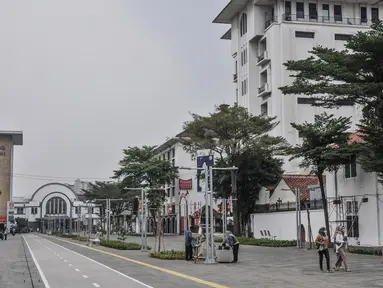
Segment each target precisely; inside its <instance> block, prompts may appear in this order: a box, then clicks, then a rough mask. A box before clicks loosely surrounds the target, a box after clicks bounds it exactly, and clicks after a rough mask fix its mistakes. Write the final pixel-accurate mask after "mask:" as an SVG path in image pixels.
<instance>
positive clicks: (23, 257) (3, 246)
mask: <svg viewBox="0 0 383 288" xmlns="http://www.w3.org/2000/svg"><path fill="white" fill-rule="evenodd" d="M43 287H44V285H43V283H42V282H41V279H40V275H39V273H38V271H37V269H36V266H35V264H34V262H33V260H32V257H31V255H30V253H29V250H28V247H27V246H26V245H25V243H24V241H23V239H22V236H21V235H19V234H16V235H15V236H12V235H8V240H6V241H2V240H0V288H43Z"/></svg>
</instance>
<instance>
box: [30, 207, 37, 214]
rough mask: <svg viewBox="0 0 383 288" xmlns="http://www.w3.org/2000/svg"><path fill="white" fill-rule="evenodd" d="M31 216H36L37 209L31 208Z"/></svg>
mask: <svg viewBox="0 0 383 288" xmlns="http://www.w3.org/2000/svg"><path fill="white" fill-rule="evenodd" d="M31 214H32V215H36V214H37V207H32V208H31Z"/></svg>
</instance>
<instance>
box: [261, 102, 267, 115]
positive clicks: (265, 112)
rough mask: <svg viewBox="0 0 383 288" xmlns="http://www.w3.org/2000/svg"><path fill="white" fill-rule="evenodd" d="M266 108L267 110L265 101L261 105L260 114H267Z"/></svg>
mask: <svg viewBox="0 0 383 288" xmlns="http://www.w3.org/2000/svg"><path fill="white" fill-rule="evenodd" d="M267 110H268V107H267V102H266V103H263V104H262V105H261V115H262V116H267Z"/></svg>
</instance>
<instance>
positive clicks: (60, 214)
mask: <svg viewBox="0 0 383 288" xmlns="http://www.w3.org/2000/svg"><path fill="white" fill-rule="evenodd" d="M79 196H81V195H78V194H77V193H76V192H75V190H74V189H73V188H72V187H71V186H70V185H68V184H63V183H48V184H45V185H43V186H41V187H40V188H38V189H37V190H36V191H34V192H33V194H32V195H31V196H30V197H14V198H13V201H14V218H15V219H16V218H25V219H27V220H28V226H29V228H31V229H33V230H34V231H41V232H54V231H64V232H72V231H77V232H79V231H81V230H83V229H85V227H86V226H87V225H88V224H89V221H92V225H96V224H97V223H98V222H99V219H100V216H99V214H100V208H99V207H98V206H97V205H96V204H94V203H88V202H85V201H82V200H81V199H80V197H79ZM89 217H91V219H89Z"/></svg>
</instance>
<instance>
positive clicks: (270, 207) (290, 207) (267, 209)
mask: <svg viewBox="0 0 383 288" xmlns="http://www.w3.org/2000/svg"><path fill="white" fill-rule="evenodd" d="M306 205H307V208H308V209H310V210H319V209H323V203H322V200H320V199H319V200H312V201H306ZM305 209H306V206H305V203H304V201H302V203H301V210H305ZM295 210H296V203H295V202H277V203H271V204H261V205H259V204H258V205H255V213H271V212H284V211H295Z"/></svg>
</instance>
